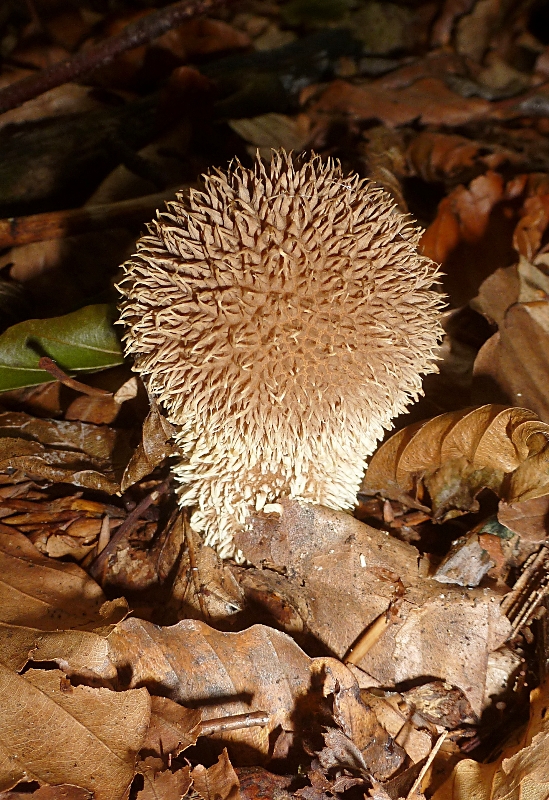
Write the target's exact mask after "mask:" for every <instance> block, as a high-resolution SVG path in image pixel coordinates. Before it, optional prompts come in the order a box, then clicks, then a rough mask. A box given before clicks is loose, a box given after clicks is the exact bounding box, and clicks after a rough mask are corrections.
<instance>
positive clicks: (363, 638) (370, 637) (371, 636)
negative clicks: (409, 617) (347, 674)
mask: <svg viewBox="0 0 549 800" xmlns="http://www.w3.org/2000/svg"><path fill="white" fill-rule="evenodd" d="M404 593H405V588H404V584H403V583H402V581H401V580H400V578H398V577H397V585H396V588H395V590H394V592H393V597H392V599H391V602H390V603H389V605H388V606H387V608H386V610H385V611H384V612H383V613H382V614H380V615H379V617H376V618H375V619H374V620H373V622H371V623H370V624H369V625H368V627H367V628H365V630H364V631H363V632H362V633H361V634H360V636H359V637H358V639H356V640H355V642H354V644H352V645H351V647H350V648H349V650H348V651H347V653H346V654H345V655H344V657H343V663H344V664H355V665H358V664H360V662H361V661H362V659H363V658H364V656H365V655H366V654H367V653H369V652H370V650H371V649H372V647H373V646H374V645H375V644H376V643H377V642H378V641H379V640H380V639H381V637H382V636H383V634H384V633H385V631H386V630H387V628H388V627H389V626H390V625H392V624H393V622H394V620H395V617H396V615H397V614H398V611H399V609H400V607H401V605H402V601H403V600H404Z"/></svg>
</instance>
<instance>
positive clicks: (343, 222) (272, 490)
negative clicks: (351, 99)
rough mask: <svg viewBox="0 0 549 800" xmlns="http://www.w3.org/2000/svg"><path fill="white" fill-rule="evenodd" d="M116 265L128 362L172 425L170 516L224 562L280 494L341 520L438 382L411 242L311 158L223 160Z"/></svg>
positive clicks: (430, 324) (375, 196)
mask: <svg viewBox="0 0 549 800" xmlns="http://www.w3.org/2000/svg"><path fill="white" fill-rule="evenodd" d="M203 180H204V189H203V191H194V190H191V191H190V193H189V194H188V196H187V195H183V194H178V195H177V202H172V203H169V204H168V206H167V211H166V212H162V213H158V215H157V216H158V218H157V219H156V220H154V221H153V222H152V223H151V224H150V225H149V228H148V234H147V235H146V236H143V237H142V238H141V239H140V240H139V242H138V244H137V254H136V255H135V256H134V257H133V258H132V259H130V260H129V261H128V262H127V263H126V264H125V265H124V272H125V276H124V278H123V280H122V282H121V284H120V287H119V288H120V290H121V292H122V294H123V295H124V300H123V304H122V315H121V318H122V321H123V322H124V323H125V325H126V334H125V342H126V351H127V353H128V354H130V355H132V356H133V357H134V360H135V369H136V370H137V372H138V373H140V374H141V376H142V378H143V380H144V382H145V385H146V387H147V389H148V392H149V394H150V395H151V396H153V397H154V398H156V400H157V402H158V403H159V404H160V405H161V406H162V407H163V409H164V412H165V414H166V416H167V418H168V420H169V421H170V422H171V423H172V425H174V426H175V428H176V431H177V433H176V437H175V443H176V447H177V449H178V452H179V460H178V463H177V465H176V466H175V467H174V473H175V475H176V477H177V479H178V481H179V482H180V489H179V502H180V505H181V506H192V507H194V512H193V514H192V516H191V525H192V527H193V529H194V530H196V531H198V532H201V533H202V534H203V535H204V537H205V542H206V543H207V544H210V545H213V546H215V547H216V548H217V550H218V551H219V553H220V555H222V556H229V555H233V554H234V551H235V546H234V543H233V536H234V534H235V532H236V531H237V530H242V528H243V526H245V525H246V524H247V522H248V521H249V517H250V514H252V513H254V512H255V511H259V510H261V509H264V510H265V509H266V510H269V507H270V506H271V505H272V504H275V503H276V502H277V500H278V499H279V498H281V497H283V496H286V497H290V498H301V499H304V500H307V501H310V502H312V503H321V504H323V505H326V506H328V507H330V508H333V509H351V508H352V507H353V506H354V505H355V502H356V493H357V490H358V487H359V485H360V481H361V478H362V476H363V473H364V470H365V469H366V458H367V456H368V455H370V454H371V453H372V452H373V450H374V449H375V445H376V442H377V441H378V439H379V438H380V437H381V436H382V434H383V430H384V429H386V428H389V427H391V419H392V418H393V417H394V416H396V415H397V414H399V413H401V412H402V411H404V410H405V409H406V407H407V405H408V404H409V403H410V402H411V401H412V400H416V399H417V398H418V395H419V394H420V393H421V375H424V374H426V373H429V372H434V371H436V366H435V362H436V357H435V348H436V346H437V343H438V341H439V339H440V336H441V332H442V331H441V327H440V324H439V316H440V310H441V308H442V306H443V300H442V297H441V295H440V293H438V292H437V291H435V290H433V286H434V284H436V283H437V277H438V273H437V267H436V265H435V264H434V263H433V262H432V261H430V260H429V259H428V258H425V256H422V255H421V254H420V253H418V249H417V248H418V241H419V237H420V231H419V230H418V229H417V228H416V227H415V226H414V225H413V224H412V222H411V221H410V219H409V217H408V216H405V215H403V214H402V213H400V212H399V211H398V209H397V207H396V205H395V203H394V202H393V201H392V200H391V198H390V197H389V195H387V194H386V193H385V192H384V191H383V190H382V189H380V188H378V187H376V186H375V185H373V184H371V183H369V182H368V181H365V180H363V179H361V178H360V177H359V176H358V175H350V176H344V175H343V174H342V171H341V168H340V166H339V165H338V164H337V163H334V162H333V161H331V160H330V161H328V162H326V163H323V162H322V161H321V159H320V158H319V157H318V156H313V157H312V158H311V159H310V160H308V161H303V162H302V163H301V164H298V165H297V166H296V165H294V163H293V161H292V158H291V156H290V155H288V154H286V153H284V152H277V153H274V154H273V157H272V161H271V164H270V168H266V167H265V166H264V165H263V163H262V162H261V161H260V160H259V158H258V159H257V161H256V163H255V166H254V169H251V170H250V169H246V168H244V167H243V166H242V165H241V164H240V163H238V162H234V163H232V164H231V166H230V167H229V169H228V170H227V171H226V172H222V171H220V170H216V171H215V172H214V173H213V174H210V175H206V176H204V177H203Z"/></svg>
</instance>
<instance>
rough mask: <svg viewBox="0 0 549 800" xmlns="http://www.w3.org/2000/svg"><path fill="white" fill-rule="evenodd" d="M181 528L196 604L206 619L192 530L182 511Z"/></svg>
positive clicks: (185, 514) (206, 612)
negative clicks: (185, 543) (196, 599)
mask: <svg viewBox="0 0 549 800" xmlns="http://www.w3.org/2000/svg"><path fill="white" fill-rule="evenodd" d="M183 528H184V531H185V541H186V542H187V549H188V551H189V564H190V567H191V578H192V582H193V586H194V591H195V594H196V596H197V598H198V605H199V606H200V611H201V613H202V616H203V617H204V618H205V619H208V617H209V616H210V615H209V614H208V609H207V608H206V604H205V602H204V596H203V594H202V584H201V583H200V571H199V569H198V567H197V566H196V554H195V551H194V537H193V531H192V530H191V527H190V525H189V521H188V519H187V512H186V511H185V510H184V511H183Z"/></svg>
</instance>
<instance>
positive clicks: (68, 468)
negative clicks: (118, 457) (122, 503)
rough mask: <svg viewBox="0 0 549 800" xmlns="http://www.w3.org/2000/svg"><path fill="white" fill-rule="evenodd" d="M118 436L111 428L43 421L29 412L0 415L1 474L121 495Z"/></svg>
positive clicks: (13, 480) (81, 423)
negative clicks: (116, 470) (116, 460)
mask: <svg viewBox="0 0 549 800" xmlns="http://www.w3.org/2000/svg"><path fill="white" fill-rule="evenodd" d="M115 444H116V431H115V430H114V429H112V428H108V427H107V426H97V425H89V424H86V423H84V422H69V421H63V420H53V419H38V418H37V417H32V416H30V415H29V414H25V413H24V412H22V411H21V412H12V411H7V412H5V413H3V414H0V473H6V472H7V474H8V475H9V481H8V480H6V479H5V478H4V480H3V482H4V483H6V482H13V483H18V482H20V481H21V480H26V479H28V478H31V479H33V480H44V479H45V480H48V481H51V482H52V483H72V484H74V485H76V486H82V487H84V488H87V489H99V490H101V491H105V492H108V493H109V494H115V493H116V492H117V491H118V483H117V481H116V480H115V476H114V472H113V469H114V467H113V463H112V457H113V451H114V447H115Z"/></svg>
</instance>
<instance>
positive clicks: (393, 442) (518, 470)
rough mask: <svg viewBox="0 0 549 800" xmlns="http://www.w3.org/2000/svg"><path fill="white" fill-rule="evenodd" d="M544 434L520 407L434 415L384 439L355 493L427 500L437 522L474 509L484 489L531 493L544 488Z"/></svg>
mask: <svg viewBox="0 0 549 800" xmlns="http://www.w3.org/2000/svg"><path fill="white" fill-rule="evenodd" d="M548 436H549V425H547V424H546V423H544V422H541V421H540V420H539V419H538V418H537V415H536V414H535V413H534V412H533V411H529V410H528V409H524V408H514V407H505V406H498V405H485V406H480V407H479V408H475V409H465V410H464V411H458V412H451V413H449V414H442V415H441V416H439V417H434V418H433V419H431V420H428V421H427V422H423V423H420V424H418V425H415V426H410V427H409V428H404V429H403V430H401V431H399V432H398V433H397V434H395V435H394V436H392V437H391V438H390V439H388V441H387V442H385V444H383V445H382V446H381V447H380V448H379V450H378V451H377V453H376V454H375V455H374V457H373V458H372V461H371V462H370V466H369V467H368V470H367V472H366V475H365V477H364V480H363V483H362V487H361V491H362V492H364V493H365V494H372V495H373V494H380V495H382V496H383V497H388V498H391V499H394V500H400V501H401V502H403V503H404V504H405V505H408V506H411V507H416V508H417V507H419V508H425V507H426V506H425V505H424V503H426V502H430V505H431V509H432V514H433V518H434V519H435V520H437V521H439V520H444V519H448V518H451V517H454V516H456V515H458V514H461V513H466V512H468V511H472V510H476V509H477V508H478V505H477V502H476V499H475V498H476V495H477V494H478V492H480V491H481V489H483V488H485V487H489V488H490V489H492V490H493V491H494V492H495V493H496V494H498V496H500V497H502V498H503V499H505V500H506V501H507V502H514V501H516V500H525V499H528V498H532V497H539V496H541V495H544V494H546V493H547V490H548V488H549V446H548V441H547V439H548ZM426 491H427V492H428V493H429V501H428V500H427V496H426Z"/></svg>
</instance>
